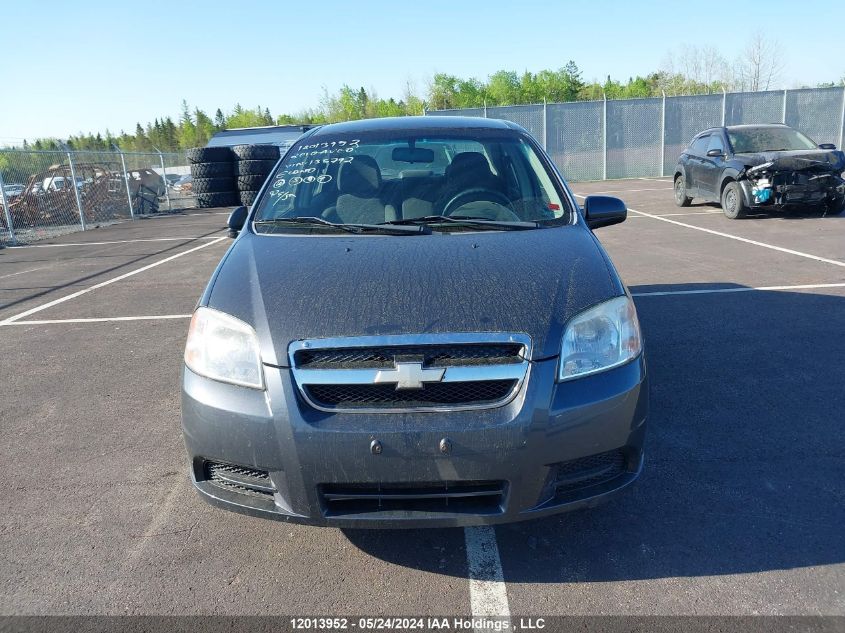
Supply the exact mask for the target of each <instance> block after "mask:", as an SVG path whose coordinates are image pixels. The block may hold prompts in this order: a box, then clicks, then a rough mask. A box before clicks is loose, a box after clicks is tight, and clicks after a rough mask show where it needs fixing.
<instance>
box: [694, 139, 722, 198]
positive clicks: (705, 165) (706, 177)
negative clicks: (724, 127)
mask: <svg viewBox="0 0 845 633" xmlns="http://www.w3.org/2000/svg"><path fill="white" fill-rule="evenodd" d="M714 152H719V154H718V155H716V156H710V155H709V154H712V153H714ZM697 169H698V172H697V173H698V185H697V187H698V195H699V197H701V198H707V199H709V200H718V199H719V180H720V176H721V175H722V171H723V170H724V169H725V141H724V139H723V138H722V135H721V134H720V133H719V132H713V133H712V134H711V135H710V138H709V142H708V143H707V148H706V150H705V152H704V155H703V156H702V157H701V162H700V163H699V166H698V168H697Z"/></svg>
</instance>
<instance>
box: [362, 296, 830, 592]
mask: <svg viewBox="0 0 845 633" xmlns="http://www.w3.org/2000/svg"><path fill="white" fill-rule="evenodd" d="M714 285H719V286H720V287H739V286H736V285H735V284H684V285H672V286H668V285H667V286H635V287H632V288H631V292H632V293H634V294H637V293H646V292H660V291H672V290H699V289H704V288H712V287H713V286H714ZM834 292H835V291H834ZM636 301H637V307H638V310H639V314H640V320H641V322H642V325H643V330H644V333H645V337H646V346H647V347H646V349H647V353H648V362H649V371H650V373H651V386H652V393H651V414H650V419H649V431H648V437H647V440H646V465H645V470H644V472H643V474H642V476H641V478H640V480H639V481H638V482H636V483H635V484H634V486H633V487H631V488H629V489H628V490H627V491H625V492H623V494H621V495H620V496H618V497H616V499H614V500H613V501H611V502H610V503H609V504H606V505H604V506H602V507H599V508H596V509H593V510H585V511H579V512H574V513H566V514H562V515H558V516H556V517H553V518H549V519H543V520H539V521H533V522H526V523H516V524H511V525H506V526H498V527H497V528H496V534H497V540H498V543H499V550H500V555H501V559H502V566H503V569H504V574H505V580H506V581H507V582H511V583H560V582H577V581H598V582H603V581H616V580H629V579H649V578H668V577H679V576H680V577H683V576H707V575H721V574H741V573H753V572H759V571H767V570H778V569H792V568H799V567H809V566H814V565H829V564H835V563H842V562H845V539H843V538H842V526H843V525H845V477H843V474H845V467H843V458H842V455H843V452H844V451H843V449H845V441H843V419H845V418H843V413H842V412H843V410H845V389H844V388H843V386H842V379H843V367H844V366H845V337H843V336H842V328H843V324H845V296H843V295H842V294H840V295H839V296H835V295H829V294H828V295H824V294H812V293H809V292H807V293H802V292H756V291H751V292H736V293H727V294H698V295H675V296H652V297H640V298H638V299H637V300H636ZM346 534H347V538H349V540H350V541H351V542H352V543H353V544H354V545H356V546H357V547H359V548H360V549H361V550H363V551H365V552H367V553H369V554H371V555H372V556H375V557H377V558H379V559H382V560H385V561H388V562H391V563H394V564H397V565H403V566H409V567H414V568H419V569H423V570H426V571H431V572H434V573H446V574H448V573H450V571H448V570H444V568H443V566H442V565H441V564H440V563H439V561H438V560H437V557H436V556H431V555H423V556H420V555H419V553H420V552H419V551H417V550H418V548H409V546H408V544H409V543H413V542H414V541H418V540H419V539H439V540H440V541H442V543H444V546H445V547H448V548H453V547H459V548H462V547H463V538H462V536H461V531H460V530H437V531H424V530H418V531H412V532H400V531H392V532H366V531H348V532H346ZM459 573H463V569H462V568H460V570H459Z"/></svg>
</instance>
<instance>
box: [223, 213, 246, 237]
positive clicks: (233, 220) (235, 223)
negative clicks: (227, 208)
mask: <svg viewBox="0 0 845 633" xmlns="http://www.w3.org/2000/svg"><path fill="white" fill-rule="evenodd" d="M248 215H249V211H248V210H247V208H246V207H237V208H236V209H234V210H233V211H232V212H231V213H230V214H229V219H228V220H226V224H227V225H228V226H229V237H235V236H236V235H237V234H238V232H239V231H240V230H241V229H242V228H244V224H245V223H246V217H247V216H248Z"/></svg>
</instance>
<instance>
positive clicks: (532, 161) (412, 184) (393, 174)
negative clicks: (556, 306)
mask: <svg viewBox="0 0 845 633" xmlns="http://www.w3.org/2000/svg"><path fill="white" fill-rule="evenodd" d="M303 217H305V218H319V219H321V220H325V221H326V222H322V223H317V222H309V223H308V224H307V226H308V228H309V230H331V224H335V225H337V224H342V225H347V224H366V225H383V224H385V223H391V224H414V223H420V224H427V225H437V226H438V229H437V230H441V228H442V229H443V230H449V231H457V230H470V229H469V227H468V224H469V222H470V221H471V220H472V221H476V226H475V227H474V228H475V229H477V228H479V224H478V222H479V221H487V222H488V223H489V224H487V225H484V226H485V227H487V228H491V229H493V228H496V227H498V228H503V227H504V225H506V224H514V225H516V224H519V225H520V227H521V228H525V227H526V223H532V224H530V225H529V226H530V227H531V228H535V226H540V224H539V223H541V222H550V221H552V222H556V223H567V222H569V221H571V217H572V212H571V209H570V206H569V204H568V203H567V201H566V198H565V197H564V195H563V193H562V192H561V191H559V190H558V186H557V185H556V184H555V178H554V177H553V175H552V174H551V173H550V172H549V169H548V167H547V166H546V165H545V164H544V162H543V161H542V160H541V158H540V156H539V155H538V154H537V152H535V151H534V149H533V147H532V145H531V144H530V143H529V142H528V140H527V139H525V138H524V137H523V136H522V135H520V134H516V133H512V134H502V133H501V132H499V133H498V134H496V135H494V134H492V133H489V132H488V133H486V134H485V133H481V134H479V133H477V131H475V132H474V133H473V135H472V136H461V135H456V136H451V135H443V136H435V137H429V136H425V137H424V136H421V135H419V134H416V135H411V134H410V133H409V134H408V135H407V136H405V135H400V134H391V135H385V136H381V135H379V136H371V135H363V134H362V135H360V136H355V137H353V136H348V135H337V136H334V135H328V134H319V135H316V136H313V137H307V138H305V139H303V140H302V141H300V142H299V143H297V144H296V145H295V146H294V148H293V149H292V150H291V151H290V152H289V153H288V154H287V155H286V156H285V158H284V160H283V161H282V162H281V163H280V164H279V166H278V167H277V168H276V171H275V172H274V173H273V174H272V175H271V177H270V181H269V183H268V185H267V189H266V190H265V193H264V195H263V196H262V198H261V200H260V201H259V203H258V209H257V211H256V214H255V218H254V219H255V223H256V227H258V228H257V229H256V230H258V231H259V232H268V231H279V230H284V231H288V230H291V229H292V228H293V227H295V223H292V222H290V221H289V220H290V219H292V218H303ZM444 217H445V219H443V220H442V221H440V220H441V218H444ZM456 220H458V221H459V222H456ZM534 223H536V224H534ZM274 225H275V226H274ZM335 228H336V227H335Z"/></svg>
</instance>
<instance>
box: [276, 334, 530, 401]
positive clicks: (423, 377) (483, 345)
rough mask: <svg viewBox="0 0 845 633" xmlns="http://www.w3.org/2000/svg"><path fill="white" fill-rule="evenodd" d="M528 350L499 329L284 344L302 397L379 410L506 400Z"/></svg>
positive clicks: (520, 337) (522, 372)
mask: <svg viewBox="0 0 845 633" xmlns="http://www.w3.org/2000/svg"><path fill="white" fill-rule="evenodd" d="M530 354H531V339H530V338H529V337H528V336H526V335H524V334H505V333H479V334H451V335H449V334H443V335H419V336H385V337H358V338H342V339H315V340H310V341H296V342H294V343H293V344H291V348H290V350H289V356H290V361H291V368H292V371H293V377H294V380H295V382H296V384H297V387H298V388H299V391H300V394H301V395H302V397H303V399H304V400H305V402H306V403H307V404H308V405H310V406H311V407H313V408H315V409H318V410H321V411H331V412H340V411H348V412H381V413H384V412H401V411H425V410H437V411H443V410H455V409H480V408H489V407H496V406H502V405H505V404H507V403H508V402H510V401H511V400H512V399H513V398H514V397H515V396H516V394H517V393H518V391H519V388H520V386H521V384H522V382H523V380H524V379H525V376H526V375H527V372H528V366H529V360H528V359H529V358H530Z"/></svg>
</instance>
